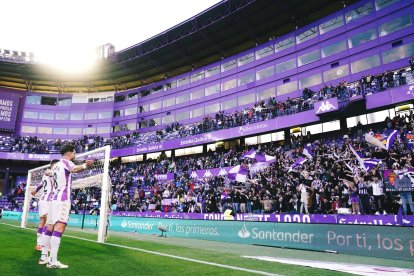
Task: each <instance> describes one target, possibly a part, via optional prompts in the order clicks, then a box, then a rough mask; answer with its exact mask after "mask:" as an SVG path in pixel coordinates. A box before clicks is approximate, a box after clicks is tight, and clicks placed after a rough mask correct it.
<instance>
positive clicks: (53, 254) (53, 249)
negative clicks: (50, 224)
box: [50, 231, 62, 263]
mask: <svg viewBox="0 0 414 276" xmlns="http://www.w3.org/2000/svg"><path fill="white" fill-rule="evenodd" d="M61 237H62V233H60V232H56V231H53V234H52V238H51V239H50V262H51V263H53V262H55V261H57V255H58V251H59V246H60V238H61Z"/></svg>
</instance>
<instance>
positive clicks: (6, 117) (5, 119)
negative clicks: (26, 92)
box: [0, 92, 19, 130]
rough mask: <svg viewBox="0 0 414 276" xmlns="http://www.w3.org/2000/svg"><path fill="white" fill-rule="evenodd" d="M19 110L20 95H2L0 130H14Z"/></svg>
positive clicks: (0, 97) (0, 102) (0, 99)
mask: <svg viewBox="0 0 414 276" xmlns="http://www.w3.org/2000/svg"><path fill="white" fill-rule="evenodd" d="M18 108H19V95H17V94H13V93H8V92H6V93H0V128H3V129H4V128H6V129H12V130H14V128H15V125H16V118H17V110H18Z"/></svg>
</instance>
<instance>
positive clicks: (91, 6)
mask: <svg viewBox="0 0 414 276" xmlns="http://www.w3.org/2000/svg"><path fill="white" fill-rule="evenodd" d="M217 2H219V0H197V1H194V0H176V1H170V0H151V1H148V0H139V1H137V0H119V1H111V0H88V1H85V0H71V1H68V0H66V1H65V0H61V1H55V0H38V1H33V0H14V1H5V2H4V3H2V10H3V11H13V10H15V9H16V7H24V8H23V9H20V10H19V14H18V16H16V14H15V13H13V12H4V13H3V14H2V16H1V17H0V24H2V26H12V27H11V28H3V29H2V34H1V39H0V48H2V49H11V50H17V51H29V52H33V53H34V54H35V56H36V58H37V60H38V61H39V62H40V63H43V64H47V65H49V66H50V67H51V68H54V69H55V70H57V71H59V72H64V73H82V72H86V71H88V70H91V69H92V68H93V65H94V63H95V61H96V58H97V53H96V50H95V49H97V48H98V47H100V46H102V45H105V44H107V43H111V44H113V45H114V46H115V49H116V51H119V50H122V49H125V48H128V47H130V46H133V45H134V44H137V43H139V42H142V41H144V40H146V39H148V38H150V37H152V36H154V35H156V34H158V33H161V32H163V31H165V30H167V29H169V28H171V27H173V26H175V25H176V24H178V23H180V22H183V21H185V20H186V19H189V18H191V17H192V16H195V15H196V14H198V13H199V12H202V11H203V10H205V9H207V8H209V7H211V6H213V5H214V4H216V3H217Z"/></svg>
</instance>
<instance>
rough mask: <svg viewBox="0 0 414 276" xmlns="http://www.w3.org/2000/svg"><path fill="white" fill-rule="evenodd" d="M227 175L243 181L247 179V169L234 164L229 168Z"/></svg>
mask: <svg viewBox="0 0 414 276" xmlns="http://www.w3.org/2000/svg"><path fill="white" fill-rule="evenodd" d="M228 177H229V178H230V179H234V180H236V181H237V182H243V183H245V182H246V181H247V170H246V169H245V168H244V167H243V166H240V165H237V166H234V167H233V168H232V169H230V170H229V175H228Z"/></svg>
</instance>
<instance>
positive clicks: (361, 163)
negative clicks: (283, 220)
mask: <svg viewBox="0 0 414 276" xmlns="http://www.w3.org/2000/svg"><path fill="white" fill-rule="evenodd" d="M349 149H350V150H351V151H352V153H353V154H354V155H355V157H356V159H357V160H358V163H359V167H360V168H361V169H363V170H365V165H364V160H362V158H361V156H359V154H358V153H357V152H356V151H355V149H354V148H353V147H352V145H349Z"/></svg>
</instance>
